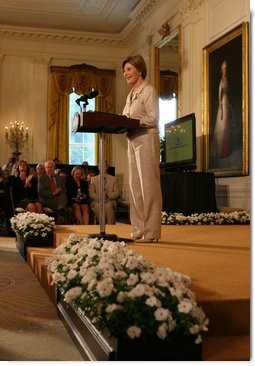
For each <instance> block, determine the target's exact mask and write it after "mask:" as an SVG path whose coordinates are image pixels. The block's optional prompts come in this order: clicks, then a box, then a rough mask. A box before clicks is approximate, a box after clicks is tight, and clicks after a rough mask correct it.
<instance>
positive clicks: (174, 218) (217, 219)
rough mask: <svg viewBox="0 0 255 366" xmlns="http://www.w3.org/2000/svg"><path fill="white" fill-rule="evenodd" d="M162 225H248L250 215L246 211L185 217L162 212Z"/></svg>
mask: <svg viewBox="0 0 255 366" xmlns="http://www.w3.org/2000/svg"><path fill="white" fill-rule="evenodd" d="M161 223H162V225H230V224H235V225H239V224H250V214H249V213H248V212H247V211H240V212H238V211H234V212H231V213H224V212H211V213H201V214H192V215H189V216H185V215H183V214H182V213H170V214H168V213H167V212H162V214H161Z"/></svg>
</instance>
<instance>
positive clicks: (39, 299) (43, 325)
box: [0, 238, 82, 361]
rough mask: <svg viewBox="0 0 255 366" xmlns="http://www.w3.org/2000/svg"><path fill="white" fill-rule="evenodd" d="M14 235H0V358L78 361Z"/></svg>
mask: <svg viewBox="0 0 255 366" xmlns="http://www.w3.org/2000/svg"><path fill="white" fill-rule="evenodd" d="M81 360H82V357H81V356H80V353H79V352H78V350H77V349H76V347H75V346H74V344H73V342H72V339H71V338H70V336H69V334H68V333H67V331H66V329H65V327H64V325H63V323H62V322H61V320H60V319H59V318H58V315H57V310H56V308H55V307H54V305H53V304H52V302H51V301H50V299H49V298H48V296H47V295H45V291H44V289H43V288H42V287H41V285H40V283H39V282H38V281H37V279H36V277H35V275H34V274H33V272H32V271H31V269H30V267H29V266H28V265H27V264H26V263H25V262H24V260H23V258H22V257H21V255H20V254H19V253H18V252H17V250H16V249H15V241H14V238H1V239H0V361H81Z"/></svg>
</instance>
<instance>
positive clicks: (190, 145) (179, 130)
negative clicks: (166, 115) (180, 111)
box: [165, 113, 196, 171]
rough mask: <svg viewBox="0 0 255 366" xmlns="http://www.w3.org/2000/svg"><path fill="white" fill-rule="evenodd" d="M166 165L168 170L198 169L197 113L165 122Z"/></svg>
mask: <svg viewBox="0 0 255 366" xmlns="http://www.w3.org/2000/svg"><path fill="white" fill-rule="evenodd" d="M165 167H166V170H167V171H180V170H181V171H185V170H194V169H196V117H195V113H191V114H189V115H187V116H184V117H181V118H178V119H176V120H175V121H172V122H169V123H166V124H165Z"/></svg>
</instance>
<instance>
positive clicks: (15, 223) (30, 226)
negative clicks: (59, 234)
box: [10, 212, 55, 259]
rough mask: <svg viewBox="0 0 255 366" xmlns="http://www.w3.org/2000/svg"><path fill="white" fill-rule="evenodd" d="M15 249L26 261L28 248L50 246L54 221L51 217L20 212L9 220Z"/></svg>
mask: <svg viewBox="0 0 255 366" xmlns="http://www.w3.org/2000/svg"><path fill="white" fill-rule="evenodd" d="M10 221H11V227H12V229H13V231H14V232H15V234H16V239H17V240H16V244H17V248H18V250H19V251H20V253H21V254H22V256H23V257H24V258H25V259H26V248H27V247H28V246H52V245H53V230H54V228H55V221H54V218H53V217H50V216H47V215H45V214H38V213H35V212H22V213H19V214H17V215H15V216H13V217H12V218H11V220H10Z"/></svg>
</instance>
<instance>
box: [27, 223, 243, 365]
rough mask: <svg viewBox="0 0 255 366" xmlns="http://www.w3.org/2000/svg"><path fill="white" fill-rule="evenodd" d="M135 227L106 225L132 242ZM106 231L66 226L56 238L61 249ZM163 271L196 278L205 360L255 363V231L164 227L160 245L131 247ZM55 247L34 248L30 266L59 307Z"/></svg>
mask: <svg viewBox="0 0 255 366" xmlns="http://www.w3.org/2000/svg"><path fill="white" fill-rule="evenodd" d="M130 230H131V227H130V225H122V224H117V225H106V233H107V234H116V235H117V236H118V237H120V238H129V237H130ZM99 232H100V227H99V226H98V225H88V226H82V225H61V226H57V227H56V230H55V233H54V240H55V245H56V246H58V245H60V244H61V243H63V242H65V241H66V240H67V239H68V237H69V235H70V234H75V235H78V236H87V235H88V234H97V233H99ZM128 246H129V247H130V248H132V249H134V250H135V251H137V252H139V253H141V254H142V255H144V256H145V257H147V258H148V259H149V260H151V261H152V262H153V263H155V264H156V265H158V266H164V267H169V268H171V269H172V270H174V271H177V272H181V273H184V274H186V275H188V276H190V277H191V280H192V285H191V289H192V290H193V291H194V292H195V294H196V300H197V302H198V304H199V305H201V306H202V307H203V309H204V311H205V313H206V315H207V316H208V317H209V319H210V325H209V332H208V333H207V334H206V335H205V336H204V344H203V360H207V361H220V360H222V361H226V360H228V361H231V360H236V361H237V360H240V361H241V360H242V361H244V360H249V359H250V226H249V225H211V226H210V225H202V226H201V225H189V226H182V225H180V226H172V225H163V226H162V238H161V240H160V241H159V242H158V243H143V244H142V243H128ZM53 250H54V248H28V263H29V264H30V266H31V268H32V269H33V270H34V272H35V274H36V275H37V277H38V278H39V279H40V281H41V283H42V285H43V287H44V288H45V289H46V291H47V293H48V295H49V296H50V297H51V299H52V300H53V302H54V301H55V294H54V291H53V288H52V287H49V284H50V282H51V276H50V274H49V273H48V272H47V270H46V265H45V258H46V257H48V256H49V255H51V253H52V251H53Z"/></svg>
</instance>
